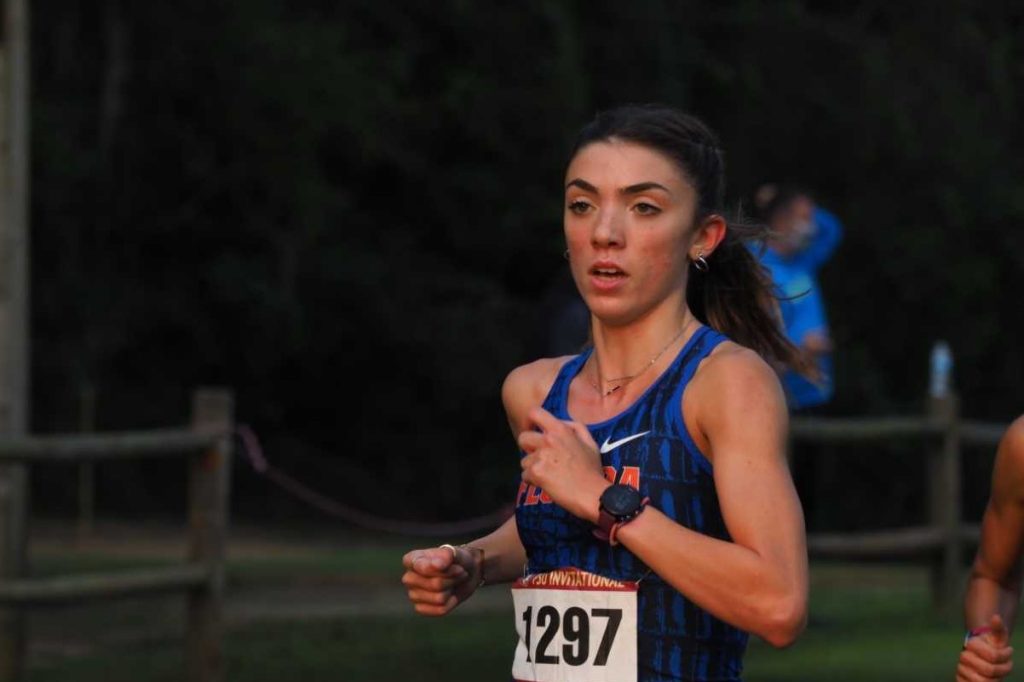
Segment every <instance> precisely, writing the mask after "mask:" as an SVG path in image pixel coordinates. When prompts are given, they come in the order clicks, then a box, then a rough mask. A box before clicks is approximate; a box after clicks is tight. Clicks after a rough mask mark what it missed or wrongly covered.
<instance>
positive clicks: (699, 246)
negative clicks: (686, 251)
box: [690, 213, 728, 260]
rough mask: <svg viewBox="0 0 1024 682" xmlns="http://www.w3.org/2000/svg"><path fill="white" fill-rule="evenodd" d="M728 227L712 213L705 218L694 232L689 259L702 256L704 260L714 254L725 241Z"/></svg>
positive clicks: (721, 218)
mask: <svg viewBox="0 0 1024 682" xmlns="http://www.w3.org/2000/svg"><path fill="white" fill-rule="evenodd" d="M727 229H728V225H727V223H726V222H725V218H723V217H722V216H720V215H718V214H717V213H712V214H711V215H709V216H708V217H707V218H705V219H704V220H703V221H702V222H701V223H700V225H699V226H698V227H697V229H696V230H695V231H694V235H693V243H692V244H691V245H690V259H691V260H693V259H696V258H697V257H698V256H701V255H703V256H704V257H705V258H707V257H708V256H710V255H711V254H712V253H714V251H715V249H717V248H718V245H719V244H721V243H722V240H723V239H725V232H726V230H727Z"/></svg>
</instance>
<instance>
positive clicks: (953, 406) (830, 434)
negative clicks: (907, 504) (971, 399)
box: [790, 393, 1005, 609]
mask: <svg viewBox="0 0 1024 682" xmlns="http://www.w3.org/2000/svg"><path fill="white" fill-rule="evenodd" d="M958 408H959V405H958V401H957V398H956V396H955V395H954V394H952V393H946V394H944V395H942V396H940V397H935V398H931V399H930V402H929V409H928V412H927V414H925V415H922V416H919V417H882V418H845V417H844V418H820V417H799V418H795V419H794V420H793V422H792V425H791V429H790V438H791V440H793V441H794V442H800V441H810V442H816V443H836V444H854V443H882V442H890V441H893V440H907V439H911V440H918V441H923V442H924V443H925V445H926V457H927V468H926V471H927V473H926V476H927V480H926V484H927V490H928V495H927V505H928V507H927V518H928V523H927V525H924V526H918V527H911V528H897V529H891V530H884V531H875V532H864V533H815V534H811V535H809V536H808V538H807V543H808V551H809V553H810V554H811V556H812V557H819V558H844V559H866V558H879V557H881V558H901V557H926V558H928V559H929V560H930V565H931V590H932V596H933V600H934V602H935V604H936V606H937V607H939V608H942V609H946V608H952V607H953V606H954V605H955V604H956V603H957V602H958V601H959V596H960V594H961V593H962V590H963V588H964V580H965V578H966V576H965V575H964V551H965V549H967V548H968V547H969V546H970V545H972V544H973V543H976V542H977V538H978V526H977V525H969V524H965V523H964V522H963V518H962V485H961V477H962V471H963V470H962V458H963V455H962V448H963V447H964V446H968V445H972V446H984V447H987V448H992V449H994V448H995V446H996V445H997V444H998V443H999V439H1000V437H1001V436H1002V433H1003V430H1004V429H1005V427H1004V426H1002V425H998V424H986V423H981V422H972V421H966V420H962V419H960V416H959V409H958Z"/></svg>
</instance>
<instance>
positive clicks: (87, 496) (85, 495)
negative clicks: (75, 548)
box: [77, 384, 96, 544]
mask: <svg viewBox="0 0 1024 682" xmlns="http://www.w3.org/2000/svg"><path fill="white" fill-rule="evenodd" d="M95 430H96V387H95V386H93V385H92V384H85V385H84V386H82V387H81V388H80V389H79V391H78V431H79V433H92V432H93V431H95ZM95 519H96V463H95V462H93V461H88V462H82V463H81V464H79V465H78V532H77V538H78V543H79V544H83V543H85V541H86V540H88V539H90V538H91V537H92V532H93V525H94V521H95Z"/></svg>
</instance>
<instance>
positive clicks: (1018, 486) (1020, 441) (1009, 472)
mask: <svg viewBox="0 0 1024 682" xmlns="http://www.w3.org/2000/svg"><path fill="white" fill-rule="evenodd" d="M992 492H993V496H994V497H997V498H1001V501H1010V500H1012V501H1013V502H1016V503H1017V504H1020V505H1024V415H1022V416H1020V417H1018V418H1017V419H1016V420H1014V421H1013V422H1012V423H1011V424H1010V426H1009V427H1007V429H1006V433H1004V434H1003V437H1002V439H1001V440H1000V441H999V450H998V451H997V452H996V463H995V467H994V472H993V487H992Z"/></svg>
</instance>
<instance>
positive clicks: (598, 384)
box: [589, 316, 697, 397]
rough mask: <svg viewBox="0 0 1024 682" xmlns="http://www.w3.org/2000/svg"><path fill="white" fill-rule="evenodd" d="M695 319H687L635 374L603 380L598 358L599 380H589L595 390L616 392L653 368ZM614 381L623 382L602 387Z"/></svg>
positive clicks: (609, 393)
mask: <svg viewBox="0 0 1024 682" xmlns="http://www.w3.org/2000/svg"><path fill="white" fill-rule="evenodd" d="M695 319H697V318H695V317H692V316H691V317H690V319H689V320H687V321H686V324H684V325H683V327H682V329H680V330H679V331H678V332H676V335H675V336H673V337H672V339H671V340H670V341H669V342H668V343H666V344H665V346H664V347H663V348H662V349H661V350H659V351H658V354H657V355H655V356H654V357H653V358H651V361H650V362H648V363H647V364H646V365H644V367H643V369H641V370H640V371H638V372H636V373H634V374H627V375H626V376H623V377H616V378H614V379H604V380H602V379H601V377H600V376H599V375H598V369H597V360H594V376H595V377H596V378H597V381H596V382H595V381H594V380H593V379H590V380H589V381H590V385H591V386H593V387H594V390H595V391H597V392H598V393H600V394H602V396H604V397H608V396H610V395H611V394H612V393H615V391H617V390H619V389H620V388H622V387H623V386H625V385H626V384H628V383H629V382H631V381H633V379H636V378H637V377H638V376H640V375H641V374H643V373H644V372H646V371H647V370H649V369H650V368H651V365H653V364H654V363H655V362H657V361H658V358H660V357H661V356H662V355H664V353H665V351H667V350H668V349H669V346H671V345H672V344H673V343H675V342H676V341H678V340H679V337H680V336H682V335H683V334H684V333H685V332H686V330H687V329H689V328H690V324H691V323H692V322H693V321H694V320H695ZM590 357H591V358H593V357H594V356H593V355H591V356H590ZM612 382H622V383H619V384H617V385H616V386H614V387H613V388H609V389H608V390H607V391H606V390H604V389H602V388H601V386H602V385H603V384H607V383H612Z"/></svg>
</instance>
